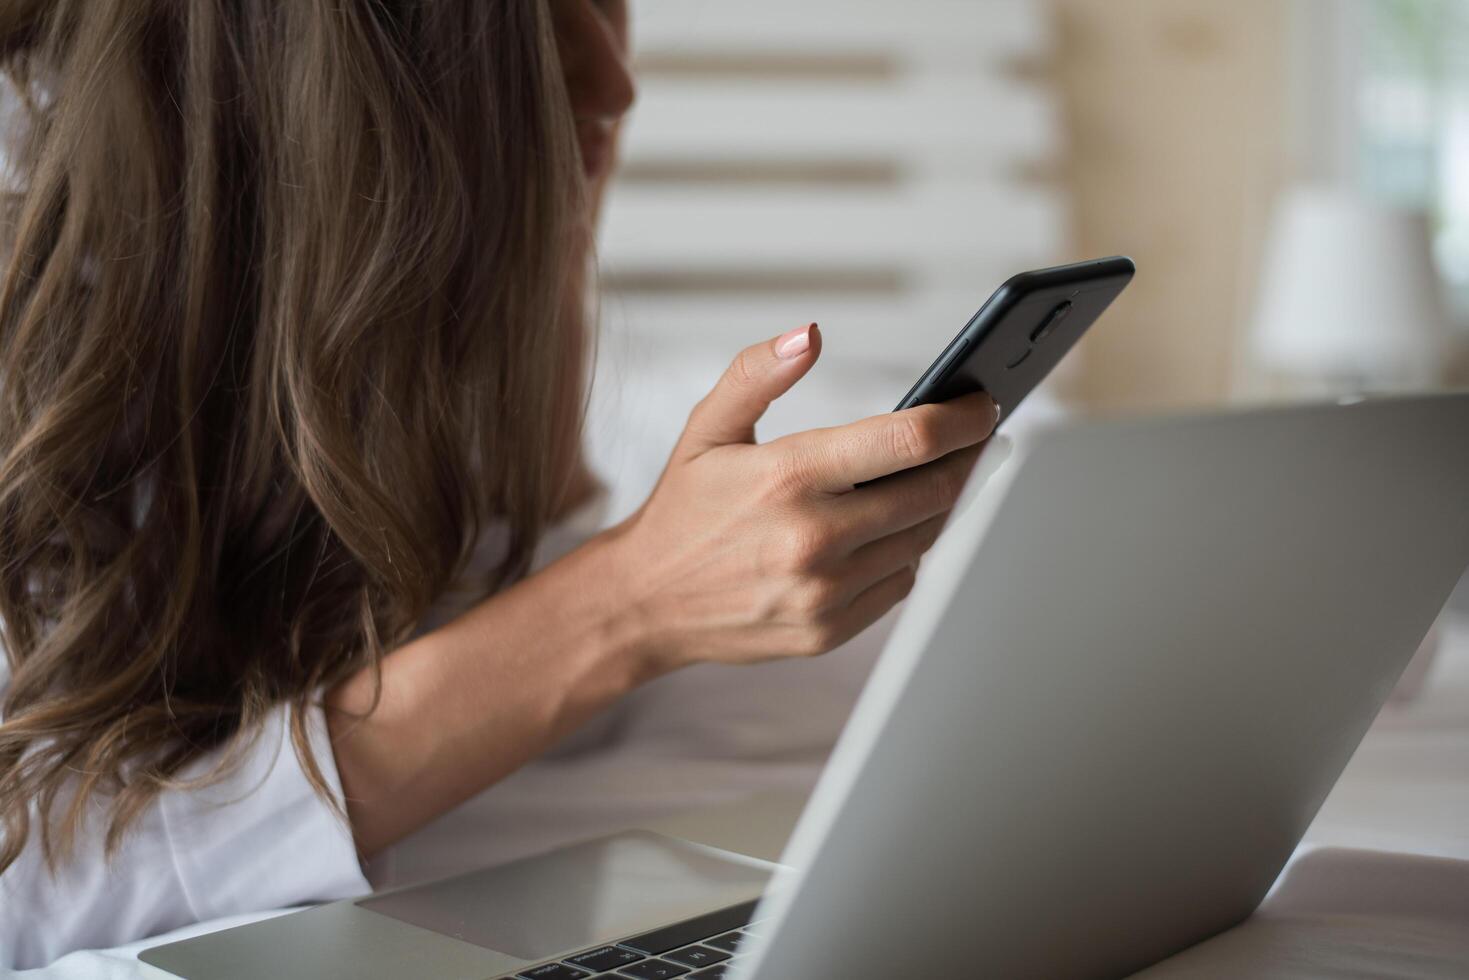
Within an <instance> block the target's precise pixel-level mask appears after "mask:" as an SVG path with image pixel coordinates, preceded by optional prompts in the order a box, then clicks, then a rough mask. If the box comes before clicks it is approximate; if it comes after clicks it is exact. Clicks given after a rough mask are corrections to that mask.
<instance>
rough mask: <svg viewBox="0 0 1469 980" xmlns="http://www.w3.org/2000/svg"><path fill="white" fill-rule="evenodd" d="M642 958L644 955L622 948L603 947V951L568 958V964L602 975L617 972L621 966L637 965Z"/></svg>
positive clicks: (588, 952)
mask: <svg viewBox="0 0 1469 980" xmlns="http://www.w3.org/2000/svg"><path fill="white" fill-rule="evenodd" d="M642 958H643V954H642V953H634V952H633V951H632V950H630V949H623V948H621V947H620V946H603V947H602V948H601V949H593V950H589V951H587V952H585V953H578V954H577V955H576V956H568V957H567V958H566V962H568V963H570V964H572V965H573V966H579V967H581V968H582V969H584V970H591V971H592V972H593V973H601V972H602V971H603V970H615V969H617V968H618V967H619V966H626V965H627V964H629V963H636V962H637V961H638V960H640V959H642Z"/></svg>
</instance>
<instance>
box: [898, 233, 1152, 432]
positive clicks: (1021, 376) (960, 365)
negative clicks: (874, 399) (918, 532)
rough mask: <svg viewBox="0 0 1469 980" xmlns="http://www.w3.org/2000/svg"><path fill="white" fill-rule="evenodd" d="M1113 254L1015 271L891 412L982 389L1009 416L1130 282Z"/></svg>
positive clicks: (1126, 264)
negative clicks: (1031, 269) (1026, 270)
mask: <svg viewBox="0 0 1469 980" xmlns="http://www.w3.org/2000/svg"><path fill="white" fill-rule="evenodd" d="M1135 271H1136V267H1135V266H1134V265H1133V264H1132V260H1131V259H1129V258H1126V257H1125V256H1121V255H1114V256H1112V257H1110V258H1105V259H1093V260H1091V261H1090V262H1077V263H1074V264H1072V265H1059V266H1056V267H1055V268H1051V269H1037V270H1035V271H1033V272H1022V273H1020V274H1019V275H1017V276H1012V277H1011V278H1010V279H1008V280H1006V282H1005V284H1004V285H1002V286H1001V287H1000V288H999V289H997V290H995V292H994V295H992V296H991V297H990V298H989V299H988V300H987V301H986V302H985V304H984V305H983V306H981V307H980V308H979V312H978V313H976V314H974V316H973V317H971V318H970V320H969V322H968V323H966V324H965V325H964V329H963V330H960V331H959V334H958V336H956V337H955V338H954V339H953V340H952V341H950V342H949V346H947V347H945V348H944V351H943V353H942V354H940V355H939V356H938V359H937V360H935V361H934V362H933V364H931V365H930V366H929V368H928V370H927V371H924V372H923V376H922V377H921V378H919V379H918V383H917V384H915V385H914V386H913V387H912V388H911V389H910V390H909V392H908V394H906V395H904V396H903V400H902V401H900V402H898V407H897V408H895V409H893V411H900V410H902V409H905V408H912V407H913V406H914V405H924V404H927V403H929V402H941V401H947V400H948V399H950V398H957V397H958V396H960V395H965V394H968V393H969V392H972V391H984V392H987V393H988V394H989V396H990V397H991V398H993V399H994V400H995V402H996V404H998V405H999V406H1000V421H1001V422H1003V421H1004V420H1005V419H1007V418H1009V417H1010V414H1011V413H1012V412H1014V411H1015V409H1016V408H1018V407H1019V405H1020V403H1021V402H1022V401H1024V400H1025V396H1026V395H1028V394H1030V392H1031V390H1032V389H1033V388H1035V386H1036V385H1038V384H1040V383H1041V380H1042V379H1043V378H1045V376H1046V375H1047V374H1050V373H1051V369H1052V368H1054V367H1055V366H1056V364H1057V363H1058V362H1059V361H1060V360H1061V358H1062V357H1063V356H1065V354H1066V352H1067V351H1069V350H1070V349H1071V347H1072V345H1073V344H1075V343H1076V342H1077V341H1078V340H1079V339H1081V335H1082V334H1084V333H1086V330H1087V328H1088V327H1090V326H1091V325H1092V324H1093V323H1095V322H1096V320H1097V317H1099V316H1101V315H1102V313H1103V312H1104V311H1105V310H1106V309H1107V307H1108V306H1110V305H1112V301H1113V300H1114V299H1116V298H1117V295H1118V294H1119V293H1121V292H1122V290H1123V289H1125V288H1126V287H1127V284H1128V283H1129V282H1131V281H1132V276H1133V273H1134V272H1135Z"/></svg>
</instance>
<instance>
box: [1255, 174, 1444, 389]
mask: <svg viewBox="0 0 1469 980" xmlns="http://www.w3.org/2000/svg"><path fill="white" fill-rule="evenodd" d="M1445 330H1446V318H1445V315H1444V310H1443V304H1442V299H1441V296H1440V293H1439V282H1438V278H1437V275H1436V274H1435V271H1434V266H1433V259H1432V255H1431V253H1430V245H1429V234H1428V221H1427V217H1426V216H1425V215H1424V214H1422V213H1420V212H1414V211H1407V210H1402V209H1398V208H1394V207H1391V206H1388V205H1385V204H1382V203H1379V202H1375V201H1372V200H1369V199H1367V198H1364V197H1362V196H1360V195H1358V194H1354V193H1352V192H1350V191H1348V190H1345V189H1339V188H1334V187H1324V186H1302V187H1297V188H1294V189H1292V190H1290V191H1288V192H1287V193H1286V194H1285V195H1283V196H1282V198H1281V200H1280V201H1279V203H1278V204H1277V206H1276V211H1275V215H1274V221H1273V226H1272V228H1271V233H1270V239H1269V242H1268V244H1267V247H1266V253H1265V268H1264V271H1263V274H1262V276H1261V286H1260V296H1259V305H1258V308H1257V310H1256V315H1255V321H1254V329H1253V333H1252V336H1251V350H1252V354H1253V356H1254V358H1255V360H1256V362H1257V363H1258V364H1259V366H1261V367H1263V368H1265V369H1267V370H1273V371H1279V372H1285V373H1288V374H1292V375H1296V376H1304V377H1308V378H1315V379H1319V380H1321V381H1325V382H1332V383H1335V384H1337V385H1339V386H1340V385H1356V386H1361V387H1367V388H1418V387H1425V386H1429V385H1432V384H1433V382H1434V381H1435V380H1436V379H1437V377H1438V374H1439V372H1440V370H1441V363H1440V362H1441V357H1442V351H1443V345H1444V335H1445Z"/></svg>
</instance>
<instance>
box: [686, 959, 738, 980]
mask: <svg viewBox="0 0 1469 980" xmlns="http://www.w3.org/2000/svg"><path fill="white" fill-rule="evenodd" d="M728 973H729V964H728V963H720V964H719V965H718V966H711V967H708V968H706V969H703V970H700V971H699V972H698V973H690V974H689V975H688V976H687V977H685V978H684V980H724V977H725V975H726V974H728Z"/></svg>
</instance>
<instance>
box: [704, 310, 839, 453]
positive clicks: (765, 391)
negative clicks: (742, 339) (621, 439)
mask: <svg viewBox="0 0 1469 980" xmlns="http://www.w3.org/2000/svg"><path fill="white" fill-rule="evenodd" d="M820 354H821V331H820V330H819V329H818V328H817V326H816V324H814V323H810V324H807V325H806V326H804V327H797V328H796V329H795V330H792V331H790V332H789V333H784V334H781V335H780V336H779V337H776V338H775V339H774V340H767V341H765V342H763V343H759V344H756V345H754V346H753V347H746V348H745V349H744V350H742V351H740V353H739V355H738V356H736V357H735V359H734V361H733V363H731V364H730V366H729V367H728V369H726V370H725V372H724V375H723V376H722V377H721V378H720V379H719V381H718V382H717V383H716V384H715V385H714V389H713V390H712V391H710V392H709V394H708V395H706V396H704V399H703V400H702V401H701V402H699V404H697V405H695V406H694V410H693V411H692V412H691V413H690V414H689V422H688V425H687V426H685V427H684V434H683V438H682V439H680V440H679V445H678V450H677V452H678V454H679V455H681V456H685V457H690V456H697V455H699V454H700V453H702V452H705V451H707V450H710V449H713V448H714V447H715V446H725V445H729V444H730V443H734V442H754V441H755V423H756V422H758V421H760V416H762V415H764V414H765V410H766V409H767V408H769V407H770V403H771V402H773V401H775V400H776V399H777V398H779V397H780V396H781V395H783V394H785V393H786V392H787V391H789V390H790V388H791V386H792V385H794V384H795V383H796V382H797V381H799V380H800V379H801V378H802V377H803V376H804V375H805V374H806V372H807V371H809V370H810V369H811V365H813V364H815V363H816V358H817V357H818V356H820Z"/></svg>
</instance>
